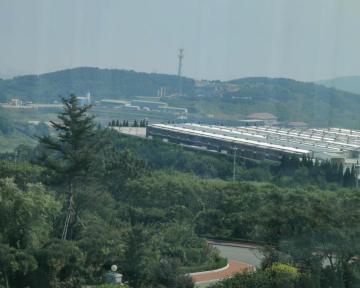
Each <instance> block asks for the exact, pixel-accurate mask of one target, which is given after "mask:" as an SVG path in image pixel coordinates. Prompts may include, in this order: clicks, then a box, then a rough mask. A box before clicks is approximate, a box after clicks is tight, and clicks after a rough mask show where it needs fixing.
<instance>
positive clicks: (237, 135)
mask: <svg viewBox="0 0 360 288" xmlns="http://www.w3.org/2000/svg"><path fill="white" fill-rule="evenodd" d="M147 136H148V137H157V138H161V139H164V140H166V141H170V142H175V143H179V144H185V145H190V146H196V147H202V148H206V149H209V150H215V151H218V152H224V153H232V151H233V150H234V149H235V150H236V151H237V154H238V155H239V156H243V157H248V158H254V159H272V160H277V159H279V158H281V157H282V156H283V155H299V156H300V157H301V156H303V155H306V156H308V157H311V158H314V159H319V160H320V161H321V160H330V161H336V162H341V163H342V164H343V165H344V166H351V165H357V164H358V160H360V159H359V155H360V154H359V151H360V131H355V130H348V129H339V128H329V129H315V128H312V129H310V128H309V129H299V128H294V129H290V128H279V127H273V126H246V127H225V126H216V125H200V124H192V123H185V124H171V125H170V124H153V125H150V126H149V127H148V129H147Z"/></svg>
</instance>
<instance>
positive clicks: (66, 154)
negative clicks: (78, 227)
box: [40, 94, 100, 239]
mask: <svg viewBox="0 0 360 288" xmlns="http://www.w3.org/2000/svg"><path fill="white" fill-rule="evenodd" d="M62 102H63V104H64V110H63V112H61V113H60V114H59V115H58V119H59V121H58V122H53V121H51V124H52V127H53V128H54V129H55V130H56V131H57V135H56V136H55V137H51V136H44V137H41V138H40V144H41V145H42V146H43V147H44V148H45V150H44V153H43V155H42V159H41V160H42V161H43V163H44V164H45V166H46V167H47V168H49V169H51V170H53V171H54V172H55V173H56V174H57V175H58V176H60V179H61V181H64V182H66V184H67V187H68V188H67V193H66V194H67V195H66V196H67V207H68V208H67V213H66V219H65V223H64V228H63V233H62V239H66V238H67V234H68V227H69V223H70V222H71V221H77V219H76V218H75V219H72V218H73V217H72V214H73V212H74V207H75V206H74V203H73V202H74V193H75V191H76V184H77V183H79V181H80V180H81V178H82V177H84V176H86V174H87V173H88V171H89V168H90V167H91V163H92V162H93V160H94V157H95V155H96V152H97V150H98V149H99V146H100V145H97V143H96V142H95V141H94V135H95V131H94V128H95V126H96V125H95V122H94V116H90V115H89V114H88V112H89V109H90V108H91V105H85V106H80V105H79V104H78V101H77V98H76V96H75V95H73V94H72V95H71V96H70V98H67V99H65V98H62Z"/></svg>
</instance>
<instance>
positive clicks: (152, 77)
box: [0, 67, 194, 102]
mask: <svg viewBox="0 0 360 288" xmlns="http://www.w3.org/2000/svg"><path fill="white" fill-rule="evenodd" d="M182 83H183V91H184V92H185V93H191V92H192V90H193V87H194V80H192V79H189V78H185V77H184V78H183V80H182ZM160 87H164V88H165V89H166V92H167V93H168V94H172V93H174V92H176V91H177V89H178V78H177V76H174V75H165V74H155V73H139V72H135V71H128V70H117V69H99V68H89V67H80V68H75V69H68V70H62V71H57V72H52V73H46V74H42V75H26V76H19V77H15V78H13V79H9V80H1V81H0V101H6V100H7V99H10V98H14V97H15V96H16V97H20V98H21V99H22V100H24V101H34V102H52V101H54V100H59V97H58V96H59V95H69V94H70V93H75V94H77V95H84V94H85V93H86V92H88V91H91V94H92V95H93V96H94V99H95V100H99V99H105V98H113V99H117V98H132V97H134V96H156V95H157V90H158V89H159V88H160Z"/></svg>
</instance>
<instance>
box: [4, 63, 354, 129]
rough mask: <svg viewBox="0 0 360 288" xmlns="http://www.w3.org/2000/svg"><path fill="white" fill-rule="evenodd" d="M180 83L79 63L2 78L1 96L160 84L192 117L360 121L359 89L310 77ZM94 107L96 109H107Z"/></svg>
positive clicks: (144, 89) (139, 90)
mask: <svg viewBox="0 0 360 288" xmlns="http://www.w3.org/2000/svg"><path fill="white" fill-rule="evenodd" d="M182 83H183V92H184V95H183V96H178V95H176V92H177V89H178V78H177V76H174V75H164V74H154V73H150V74H149V73H138V72H135V71H125V70H111V69H98V68H86V67H83V68H75V69H69V70H63V71H58V72H53V73H48V74H43V75H39V76H37V75H29V76H21V77H15V78H13V79H10V80H3V81H0V101H1V102H3V101H7V100H9V99H11V98H14V97H15V96H16V97H20V98H21V99H22V100H24V101H33V102H53V101H59V97H58V95H67V94H70V93H75V94H79V95H83V94H85V93H86V92H87V91H91V92H92V94H93V98H94V100H101V99H107V98H112V99H135V98H136V97H139V96H142V97H143V98H146V97H153V96H154V95H156V94H157V91H158V89H159V88H161V87H163V88H166V91H167V96H165V97H163V98H161V99H160V100H161V101H165V102H167V103H169V104H170V105H174V106H179V107H186V108H188V109H189V112H190V115H191V117H192V118H191V119H194V120H198V121H209V117H208V115H210V114H211V115H213V117H214V118H215V119H217V121H218V122H221V120H222V119H223V120H227V119H230V120H237V119H241V118H244V117H245V116H246V115H248V114H250V113H254V112H269V113H272V114H274V115H275V116H277V117H278V118H279V120H280V121H304V122H306V123H308V124H309V125H312V126H321V127H328V126H338V127H347V128H354V129H356V128H357V129H358V128H359V125H360V116H359V113H358V111H359V110H360V102H359V95H357V94H353V93H349V92H345V91H338V90H335V89H332V88H327V87H325V86H322V85H318V84H314V83H306V82H299V81H295V80H291V79H282V78H274V79H273V78H264V77H254V78H243V79H237V80H233V81H229V82H221V81H207V82H205V83H203V85H196V83H195V81H194V80H193V79H190V78H183V80H182ZM170 95H171V96H170ZM97 110H98V111H97V113H98V114H99V115H100V114H101V115H103V114H104V113H107V112H109V111H103V110H102V109H101V108H97ZM111 113H112V115H111V116H110V119H111V118H114V119H116V117H119V115H118V111H116V112H115V113H113V112H111ZM123 113H124V114H126V113H129V112H123ZM132 113H134V115H135V116H134V119H135V118H138V119H139V118H144V117H148V118H149V117H150V118H151V117H155V118H156V117H158V119H159V117H160V119H163V121H167V120H169V119H168V118H167V117H168V116H166V115H161V114H159V115H157V116H154V115H153V116H151V114H146V113H145V112H144V111H139V112H132ZM145 114H146V115H145ZM101 115H100V116H101ZM127 115H128V114H127ZM101 117H102V116H101ZM162 117H163V118H162ZM105 118H106V117H105ZM125 118H126V117H124V118H123V119H122V120H124V119H125ZM107 121H108V118H107Z"/></svg>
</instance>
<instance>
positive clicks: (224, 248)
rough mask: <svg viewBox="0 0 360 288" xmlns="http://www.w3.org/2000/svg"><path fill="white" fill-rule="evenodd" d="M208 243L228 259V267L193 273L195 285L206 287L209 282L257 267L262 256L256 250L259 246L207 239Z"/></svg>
mask: <svg viewBox="0 0 360 288" xmlns="http://www.w3.org/2000/svg"><path fill="white" fill-rule="evenodd" d="M209 244H211V245H212V246H214V247H216V248H217V249H218V250H219V251H220V254H221V256H223V257H225V258H227V259H228V260H229V267H228V268H227V269H224V270H222V271H218V272H210V273H206V274H200V275H193V276H192V279H193V281H194V282H195V284H196V285H195V286H196V287H199V288H204V287H208V286H209V285H210V284H212V283H214V282H216V281H218V280H221V279H224V278H227V277H230V276H231V275H233V274H235V273H239V272H244V271H248V270H253V269H254V268H256V267H259V265H260V263H261V259H262V256H261V254H260V252H259V250H258V248H259V246H256V245H252V244H246V243H234V242H225V241H212V240H211V241H209Z"/></svg>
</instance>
